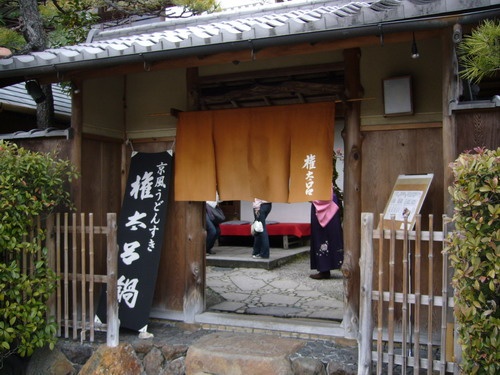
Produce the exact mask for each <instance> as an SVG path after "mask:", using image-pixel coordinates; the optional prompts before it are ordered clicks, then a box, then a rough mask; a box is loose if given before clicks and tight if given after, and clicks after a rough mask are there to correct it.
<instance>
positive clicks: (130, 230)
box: [98, 152, 172, 331]
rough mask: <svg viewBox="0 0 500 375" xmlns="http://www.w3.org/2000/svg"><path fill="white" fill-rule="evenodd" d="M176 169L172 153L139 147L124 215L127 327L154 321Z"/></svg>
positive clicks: (123, 318) (122, 278)
mask: <svg viewBox="0 0 500 375" xmlns="http://www.w3.org/2000/svg"><path fill="white" fill-rule="evenodd" d="M171 172H172V155H171V154H170V153H169V152H160V153H138V152H134V154H133V155H132V158H131V163H130V171H129V175H128V180H127V187H126V191H125V196H124V199H123V205H122V209H121V212H120V217H119V220H118V247H119V258H118V275H117V279H118V291H117V292H118V293H117V295H118V303H119V312H118V314H119V318H120V326H121V327H124V328H128V329H132V330H136V331H141V330H144V329H145V328H146V326H147V324H148V320H149V313H150V310H151V305H152V302H153V294H154V288H155V284H156V277H157V274H158V263H159V260H160V253H161V248H162V243H163V235H164V228H165V218H166V213H167V202H168V187H169V180H170V178H171ZM101 301H103V299H102V298H101ZM102 304H103V303H101V304H100V305H101V307H102ZM104 304H105V302H104ZM100 312H101V313H100V314H99V312H98V317H99V318H100V319H101V320H102V321H105V316H104V317H103V316H102V309H100Z"/></svg>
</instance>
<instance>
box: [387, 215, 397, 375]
mask: <svg viewBox="0 0 500 375" xmlns="http://www.w3.org/2000/svg"><path fill="white" fill-rule="evenodd" d="M391 220H392V223H391V228H395V227H396V217H395V216H394V215H392V217H391ZM390 233H391V236H390V244H389V322H388V326H389V327H388V332H389V346H388V354H389V375H392V372H393V368H394V292H395V291H394V287H395V285H394V264H395V253H396V231H395V230H394V229H391V231H390Z"/></svg>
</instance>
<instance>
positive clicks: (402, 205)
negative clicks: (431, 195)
mask: <svg viewBox="0 0 500 375" xmlns="http://www.w3.org/2000/svg"><path fill="white" fill-rule="evenodd" d="M433 177H434V174H432V173H428V174H419V175H414V174H403V175H399V176H398V179H397V180H396V183H395V184H394V188H393V189H392V193H391V196H390V198H389V201H388V202H387V205H386V207H385V210H384V216H383V220H382V223H379V225H380V224H382V225H383V228H384V229H404V221H405V215H407V216H408V230H412V229H413V227H414V225H415V216H416V215H418V213H419V212H420V209H421V208H422V204H423V203H424V199H425V196H426V195H427V192H428V191H429V187H430V185H431V182H432V179H433ZM393 218H394V221H393ZM393 223H395V228H393V227H392V225H393Z"/></svg>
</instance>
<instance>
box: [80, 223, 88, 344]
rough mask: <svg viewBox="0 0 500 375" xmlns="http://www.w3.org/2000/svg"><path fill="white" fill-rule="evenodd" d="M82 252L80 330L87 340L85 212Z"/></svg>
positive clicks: (83, 337)
mask: <svg viewBox="0 0 500 375" xmlns="http://www.w3.org/2000/svg"><path fill="white" fill-rule="evenodd" d="M80 229H81V231H80V241H81V243H80V254H81V259H80V262H81V265H80V274H81V275H82V282H81V284H80V285H81V288H82V290H81V302H80V303H81V306H82V310H81V312H80V315H81V319H80V321H81V323H80V328H81V331H80V340H81V341H84V340H85V334H86V331H87V329H86V328H87V327H86V321H87V293H86V289H87V278H86V277H85V276H86V273H87V265H86V257H87V254H86V250H87V243H86V237H85V234H86V233H85V232H86V231H85V214H84V213H81V214H80Z"/></svg>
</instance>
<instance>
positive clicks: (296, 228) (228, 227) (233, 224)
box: [220, 221, 311, 249]
mask: <svg viewBox="0 0 500 375" xmlns="http://www.w3.org/2000/svg"><path fill="white" fill-rule="evenodd" d="M266 226H267V233H268V234H269V235H270V236H283V248H284V249H288V247H289V245H290V240H291V238H290V237H292V236H293V237H295V238H297V239H303V238H304V237H308V236H310V235H311V224H309V223H277V222H269V223H266ZM220 231H221V233H220V235H221V236H251V235H252V234H251V232H250V223H249V222H248V221H227V222H224V223H222V224H221V225H220Z"/></svg>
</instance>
